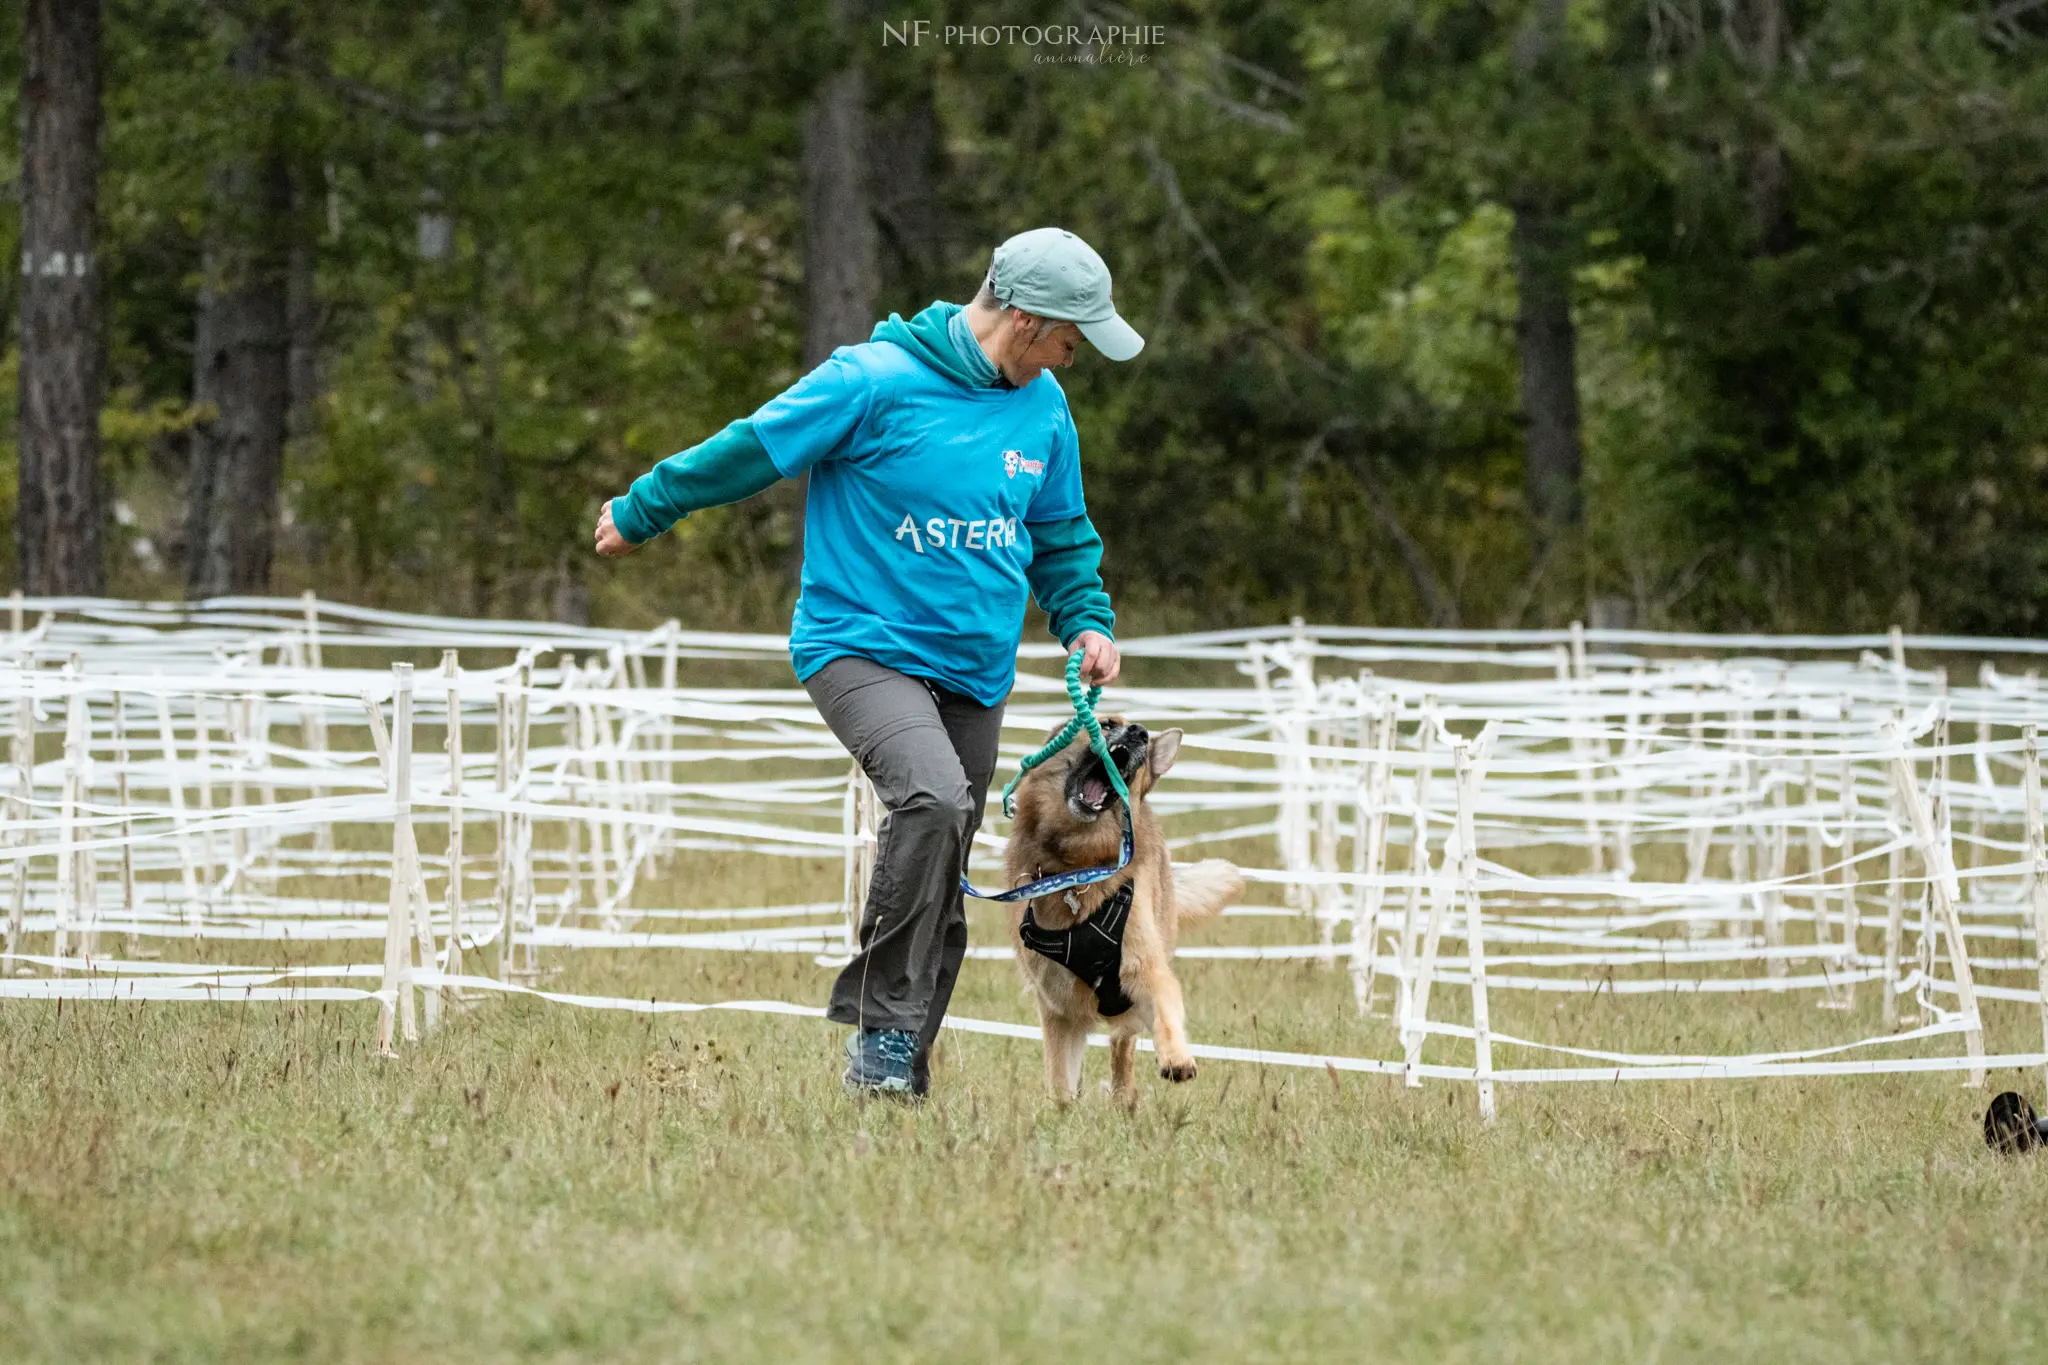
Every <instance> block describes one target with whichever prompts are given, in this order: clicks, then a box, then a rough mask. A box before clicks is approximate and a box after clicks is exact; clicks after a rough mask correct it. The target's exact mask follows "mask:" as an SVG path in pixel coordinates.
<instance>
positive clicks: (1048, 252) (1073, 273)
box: [988, 227, 1145, 360]
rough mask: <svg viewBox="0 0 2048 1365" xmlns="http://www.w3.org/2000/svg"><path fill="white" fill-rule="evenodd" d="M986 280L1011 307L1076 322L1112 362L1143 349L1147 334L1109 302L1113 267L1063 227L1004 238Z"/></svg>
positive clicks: (1037, 230) (1090, 342)
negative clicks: (1144, 336)
mask: <svg viewBox="0 0 2048 1365" xmlns="http://www.w3.org/2000/svg"><path fill="white" fill-rule="evenodd" d="M988 282H989V287H990V288H991V289H992V290H994V292H995V296H996V297H997V298H998V299H1001V300H1002V301H1003V302H1004V303H1007V304H1009V305H1010V306H1011V307H1013V308H1021V309H1023V310H1024V311H1025V312H1027V313H1036V314H1037V315H1038V316H1039V317H1042V318H1057V319H1058V320H1060V321H1062V322H1071V323H1073V324H1074V325H1075V326H1076V327H1079V328H1080V329H1081V335H1082V336H1084V337H1087V338H1088V341H1089V344H1091V345H1092V346H1094V347H1095V349H1096V350H1098V351H1100V352H1102V353H1103V354H1104V355H1106V356H1108V357H1109V358H1110V359H1111V360H1129V359H1130V358H1131V357H1132V356H1134V355H1136V354H1137V353H1138V352H1140V351H1142V350H1144V349H1145V338H1143V337H1141V336H1139V335H1138V333H1137V331H1136V330H1135V329H1134V328H1133V327H1132V326H1131V324H1130V323H1128V322H1125V321H1124V320H1123V319H1122V318H1121V317H1119V316H1117V311H1116V305H1115V304H1114V303H1112V302H1110V297H1109V267H1108V266H1106V265H1104V264H1103V263H1102V257H1100V256H1098V255H1096V254H1095V248H1094V247H1092V246H1089V245H1088V244H1087V243H1086V242H1084V241H1082V240H1081V239H1080V238H1079V237H1076V236H1075V235H1074V234H1073V233H1071V232H1068V231H1067V230H1066V229H1065V228H1055V227H1043V228H1033V229H1031V231H1029V232H1020V233H1018V234H1017V235H1016V236H1015V237H1012V238H1010V240H1008V241H1007V242H1004V243H1003V244H1002V245H1001V246H999V247H997V248H996V254H995V259H994V261H992V262H991V263H990V265H989V268H988Z"/></svg>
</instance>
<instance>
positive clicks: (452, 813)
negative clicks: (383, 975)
mask: <svg viewBox="0 0 2048 1365" xmlns="http://www.w3.org/2000/svg"><path fill="white" fill-rule="evenodd" d="M441 676H442V677H443V678H446V679H447V680H448V744H447V747H448V886H447V900H448V949H447V954H446V956H445V957H444V958H443V960H442V964H441V965H442V969H443V970H444V971H446V972H447V973H448V974H449V975H450V976H460V975H461V974H462V890H463V886H462V882H463V878H462V830H463V818H462V689H461V685H460V678H461V676H462V668H461V665H460V664H459V663H458V662H457V660H456V652H455V651H454V650H452V649H444V650H442V651H441ZM448 994H449V997H450V998H451V999H456V1000H459V999H461V998H462V993H461V991H459V990H457V989H454V988H453V987H451V988H450V989H449V992H448Z"/></svg>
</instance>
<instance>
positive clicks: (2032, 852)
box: [2020, 724, 2048, 1051]
mask: <svg viewBox="0 0 2048 1365" xmlns="http://www.w3.org/2000/svg"><path fill="white" fill-rule="evenodd" d="M2020 735H2021V737H2022V741H2023V743H2024V744H2025V749H2026V763H2027V771H2026V779H2025V780H2026V803H2027V883H2028V888H2029V890H2030V893H2031V894H2030V896H2029V899H2030V900H2031V901H2032V909H2033V912H2034V990H2035V994H2036V995H2038V996H2039V997H2040V999H2039V1002H2038V1003H2039V1007H2040V1011H2041V1046H2042V1049H2043V1050H2044V1051H2048V837H2044V836H2043V834H2042V830H2041V746H2040V731H2039V727H2038V726H2035V725H2033V724H2029V725H2027V727H2026V728H2025V729H2023V730H2021V731H2020Z"/></svg>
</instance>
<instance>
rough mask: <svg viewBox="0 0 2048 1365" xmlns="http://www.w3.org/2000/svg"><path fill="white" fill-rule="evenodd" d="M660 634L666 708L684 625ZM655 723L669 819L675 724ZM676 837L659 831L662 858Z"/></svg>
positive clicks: (673, 623) (669, 720)
mask: <svg viewBox="0 0 2048 1365" xmlns="http://www.w3.org/2000/svg"><path fill="white" fill-rule="evenodd" d="M662 631H663V633H664V635H665V636H666V638H665V639H664V640H663V641H662V646H661V693H662V702H663V704H664V705H666V704H668V703H669V702H672V701H673V700H674V699H675V694H676V650H677V647H678V646H679V644H680V643H681V636H682V632H683V623H682V622H680V621H678V620H676V619H675V618H674V617H670V618H669V619H668V621H667V622H666V623H665V624H664V625H663V626H662ZM658 723H659V724H660V726H661V758H662V764H661V780H662V784H663V786H664V788H665V789H666V792H665V794H664V795H663V797H662V805H661V808H662V810H663V811H664V812H665V813H666V814H668V815H671V816H672V815H674V814H675V813H676V793H675V786H676V722H675V718H674V717H673V716H669V715H667V714H663V715H662V716H661V717H660V719H659V721H658ZM675 837H676V834H675V831H674V830H673V829H664V830H662V832H661V842H660V844H659V847H660V848H661V850H662V854H663V856H664V857H666V856H667V854H668V853H669V852H670V851H671V848H672V846H673V845H674V843H675Z"/></svg>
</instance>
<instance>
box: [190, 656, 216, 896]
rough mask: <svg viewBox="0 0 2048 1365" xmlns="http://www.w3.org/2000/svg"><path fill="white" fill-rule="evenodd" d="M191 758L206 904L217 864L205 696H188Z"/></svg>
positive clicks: (201, 876) (198, 694) (201, 886)
mask: <svg viewBox="0 0 2048 1365" xmlns="http://www.w3.org/2000/svg"><path fill="white" fill-rule="evenodd" d="M192 724H193V726H194V727H195V733H194V736H193V750H194V752H193V757H194V761H196V762H197V763H198V765H199V809H200V816H199V820H200V825H199V861H200V882H199V885H200V889H201V891H202V892H203V893H204V895H205V896H206V900H207V903H208V904H209V905H210V904H212V902H213V899H214V893H215V891H216V890H217V889H218V887H219V879H218V877H217V876H216V868H217V863H216V861H215V859H214V856H213V741H212V736H211V735H210V733H209V729H210V727H209V725H208V723H207V719H206V694H205V693H204V692H194V693H193V694H192Z"/></svg>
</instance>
